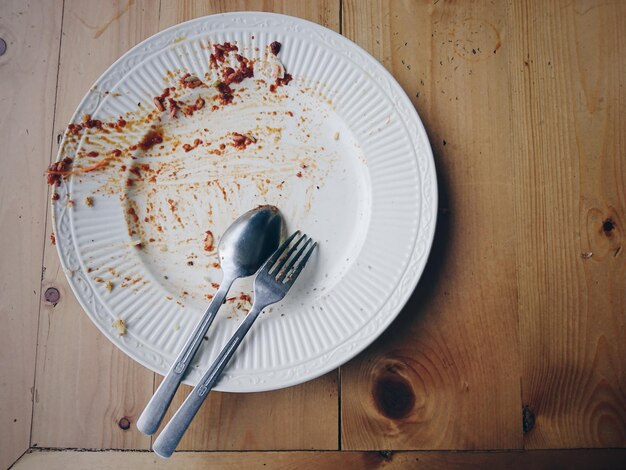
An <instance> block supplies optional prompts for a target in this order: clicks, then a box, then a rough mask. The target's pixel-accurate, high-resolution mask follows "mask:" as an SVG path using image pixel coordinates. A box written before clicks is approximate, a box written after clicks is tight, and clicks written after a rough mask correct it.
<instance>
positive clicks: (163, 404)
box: [137, 279, 233, 436]
mask: <svg viewBox="0 0 626 470" xmlns="http://www.w3.org/2000/svg"><path fill="white" fill-rule="evenodd" d="M232 283H233V280H231V279H224V280H223V281H222V284H221V285H220V288H219V289H218V290H217V292H216V293H215V296H214V297H213V300H212V301H211V303H210V304H209V306H208V307H207V309H206V311H205V312H204V314H203V315H202V318H201V319H200V321H199V322H198V324H197V325H196V327H195V329H194V330H193V333H192V334H191V337H190V338H189V339H188V340H187V342H186V343H185V346H184V347H183V349H182V351H181V352H180V353H179V354H178V357H177V358H176V360H175V361H174V363H173V364H172V367H171V368H170V370H169V371H168V373H167V375H166V376H165V378H164V379H163V382H161V385H159V388H157V390H156V392H154V395H152V398H151V399H150V401H149V402H148V404H147V405H146V407H145V408H144V410H143V412H142V413H141V416H140V417H139V419H138V420H137V429H139V430H140V431H141V432H142V433H144V434H146V435H148V436H150V435H151V434H154V433H155V432H156V431H157V429H158V428H159V424H161V421H162V420H163V416H165V412H166V411H167V409H168V408H169V406H170V403H172V399H173V398H174V394H175V393H176V390H178V387H179V385H180V382H181V381H182V379H183V377H184V375H185V372H186V371H187V369H188V368H189V364H191V361H192V359H193V357H194V356H195V354H196V352H197V351H198V348H199V347H200V344H201V343H202V338H204V335H205V334H206V332H207V331H208V329H209V327H210V326H211V323H213V319H214V318H215V315H216V314H217V311H218V310H219V308H220V307H221V306H222V303H223V302H224V299H225V298H226V294H227V293H228V290H229V289H230V286H231V285H232Z"/></svg>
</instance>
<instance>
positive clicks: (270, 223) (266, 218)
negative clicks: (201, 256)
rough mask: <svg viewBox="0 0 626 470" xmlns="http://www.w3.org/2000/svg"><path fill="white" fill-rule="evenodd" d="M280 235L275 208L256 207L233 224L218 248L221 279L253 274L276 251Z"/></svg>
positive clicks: (277, 213)
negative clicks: (222, 275)
mask: <svg viewBox="0 0 626 470" xmlns="http://www.w3.org/2000/svg"><path fill="white" fill-rule="evenodd" d="M282 232H283V218H282V216H281V214H280V212H279V211H278V209H277V208H276V207H274V206H259V207H257V208H255V209H252V210H250V211H248V212H246V213H245V214H243V215H242V216H241V217H239V218H238V219H237V220H235V221H234V222H233V223H232V225H231V226H230V227H228V229H226V231H225V232H224V235H223V236H222V238H221V239H220V242H219V245H218V256H219V260H220V266H221V268H222V271H223V272H224V279H225V280H227V279H233V280H234V279H237V278H240V277H248V276H252V275H253V274H254V273H256V272H257V271H258V270H259V268H260V267H261V266H262V265H263V263H264V262H265V261H266V260H267V259H268V258H269V257H270V256H271V255H272V253H274V251H276V249H277V248H278V246H279V244H280V239H281V235H282Z"/></svg>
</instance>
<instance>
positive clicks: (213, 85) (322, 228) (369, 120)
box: [52, 13, 437, 392]
mask: <svg viewBox="0 0 626 470" xmlns="http://www.w3.org/2000/svg"><path fill="white" fill-rule="evenodd" d="M274 41H277V42H280V43H281V44H282V48H281V50H280V52H279V53H278V55H277V56H276V55H274V54H273V53H272V50H271V48H270V44H271V43H272V42H274ZM225 43H230V44H231V46H232V45H234V46H236V47H237V50H234V48H233V47H230V49H233V50H228V49H229V47H228V46H221V45H224V44H225ZM216 44H217V45H218V46H217V49H218V50H216ZM275 48H276V45H275V46H274V49H275ZM224 49H226V50H225V51H224ZM274 52H276V51H275V50H274ZM212 55H213V57H212ZM222 56H223V57H222ZM222 59H223V61H222ZM251 63H254V76H253V77H244V78H242V77H241V76H239V77H238V78H235V79H234V83H232V84H231V85H229V87H227V88H225V87H224V85H223V84H224V83H225V82H224V80H225V78H224V77H226V76H229V75H230V74H232V71H231V70H228V69H227V68H228V67H229V66H230V67H232V68H233V71H235V72H236V70H241V67H242V64H243V65H244V66H245V65H246V64H248V65H249V64H251ZM283 66H284V70H283ZM244 68H245V67H244ZM285 70H286V72H288V73H290V74H291V75H292V76H293V80H291V81H290V82H288V80H282V81H281V80H278V82H276V78H277V77H278V78H280V77H283V78H286V75H284V74H285ZM187 74H189V75H187ZM244 75H245V74H244ZM231 78H232V77H231ZM229 80H230V79H229ZM286 82H288V83H286ZM168 90H169V91H168ZM166 95H167V96H166ZM155 97H157V98H158V97H161V98H158V99H157V100H156V101H155ZM170 100H173V101H170ZM157 101H158V102H157ZM157 108H158V109H157ZM72 123H73V125H70V127H69V128H68V131H67V132H66V134H65V138H64V141H63V144H62V147H61V150H60V153H59V160H62V159H63V158H66V157H69V158H72V159H73V163H71V164H69V162H68V164H67V165H66V164H63V163H60V164H57V165H58V166H57V168H65V167H68V168H69V167H71V170H72V171H73V172H74V174H72V175H66V176H63V177H62V178H61V179H60V182H59V185H58V186H57V187H56V188H55V195H54V196H53V203H52V207H53V218H54V227H55V228H54V230H55V233H56V238H57V246H58V250H59V254H60V257H61V261H62V264H63V267H64V269H65V272H66V274H67V277H68V280H69V283H70V285H71V287H72V289H73V290H74V293H75V294H76V296H77V298H78V299H79V301H80V303H81V304H82V306H83V308H84V309H85V311H86V312H87V314H88V315H89V317H90V318H91V319H92V320H93V322H94V323H95V324H96V326H97V327H98V328H99V329H100V330H101V331H102V332H103V333H104V334H105V335H106V336H107V337H108V338H109V339H110V340H111V341H112V342H113V343H114V344H115V345H116V346H118V347H119V348H120V349H122V350H123V351H124V352H125V353H127V354H128V355H129V356H131V357H132V358H133V359H135V360H137V361H139V362H140V363H141V364H143V365H145V366H146V367H149V368H150V369H152V370H154V371H156V372H159V373H161V374H164V373H165V372H166V371H167V369H168V367H169V365H170V363H171V361H173V359H174V358H175V356H176V353H177V352H178V351H179V350H180V348H181V347H182V345H183V343H184V341H185V340H186V338H187V337H188V336H189V334H190V333H191V330H192V328H193V326H194V325H195V323H196V322H197V321H198V319H199V318H200V315H201V313H202V311H203V309H204V308H205V306H206V305H207V303H208V299H210V298H211V296H212V294H213V293H214V292H215V290H216V286H217V284H218V283H219V282H220V277H221V272H220V270H219V265H218V264H217V261H218V260H217V256H216V253H215V247H216V246H217V244H218V242H219V238H220V235H221V234H222V233H223V231H224V230H225V229H226V227H227V226H228V225H229V224H230V223H231V222H232V221H233V220H234V219H235V218H237V217H238V216H239V215H240V214H242V213H243V212H245V211H247V210H249V209H251V208H253V207H255V206H257V205H259V204H273V205H275V206H277V207H279V208H280V209H281V211H282V213H283V214H284V216H285V219H286V221H287V224H288V230H289V231H292V230H294V229H300V230H303V231H304V232H306V233H309V234H310V235H311V236H312V237H313V238H315V239H316V240H319V242H320V249H319V251H318V254H317V256H316V259H315V260H314V261H313V262H312V263H311V265H310V266H309V268H308V269H307V270H306V274H303V276H302V278H301V279H300V280H299V282H298V284H297V285H296V286H295V289H294V291H292V292H290V294H289V296H287V298H286V299H285V300H284V301H283V302H282V303H280V304H277V305H275V306H273V307H272V308H270V309H268V310H267V311H266V312H265V313H264V314H263V315H262V317H261V319H260V321H259V322H258V324H257V325H256V326H255V328H254V331H252V332H251V334H250V337H249V338H248V339H247V340H246V342H245V344H244V345H243V346H242V348H241V349H240V351H238V353H237V355H236V357H235V358H234V360H233V362H232V363H231V366H230V367H229V368H228V370H227V372H226V373H225V374H224V376H223V378H222V380H221V381H220V383H219V385H218V387H217V389H218V390H222V391H230V392H252V391H261V390H270V389H276V388H281V387H286V386H289V385H294V384H298V383H301V382H305V381H307V380H310V379H312V378H315V377H317V376H320V375H322V374H323V373H325V372H327V371H329V370H332V369H333V368H335V367H337V366H339V365H341V364H342V363H344V362H346V361H347V360H348V359H350V358H351V357H353V356H354V355H355V354H357V353H358V352H359V351H361V350H362V349H363V348H365V347H366V346H367V345H368V344H370V343H371V342H372V341H373V340H374V339H375V338H376V337H377V336H378V335H379V334H380V333H381V332H382V331H383V330H384V329H385V328H386V327H387V326H388V325H389V323H390V322H391V321H392V320H393V319H394V318H395V316H396V315H397V314H398V312H399V311H400V309H401V308H402V306H403V305H404V304H405V302H406V301H407V299H408V297H409V295H410V294H411V292H412V290H413V288H414V287H415V285H416V283H417V281H418V279H419V277H420V275H421V273H422V270H423V268H424V265H425V263H426V258H427V256H428V253H429V250H430V247H431V243H432V239H433V233H434V227H435V218H436V206H437V188H436V177H435V169H434V164H433V158H432V153H431V149H430V146H429V143H428V138H427V136H426V133H425V131H424V128H423V126H422V124H421V122H420V120H419V118H418V116H417V114H416V112H415V110H414V108H413V106H412V105H411V102H410V101H409V99H408V98H407V96H406V95H405V94H404V92H403V91H402V89H401V88H400V86H399V85H398V84H397V83H396V81H395V80H394V79H393V77H392V76H391V75H390V74H389V73H388V72H387V71H386V70H385V69H384V68H383V67H382V66H381V65H380V64H379V63H378V62H377V61H376V60H374V59H373V58H372V57H371V56H369V55H368V54H367V53H365V52H364V51H363V50H361V49H360V48H359V47H357V46H356V45H354V44H353V43H352V42H350V41H348V40H347V39H345V38H343V37H342V36H340V35H338V34H336V33H334V32H332V31H329V30H328V29H325V28H323V27H321V26H318V25H316V24H313V23H309V22H306V21H303V20H300V19H296V18H291V17H287V16H282V15H275V14H265V13H233V14H224V15H216V16H209V17H205V18H199V19H197V20H194V21H190V22H187V23H183V24H180V25H177V26H175V27H173V28H170V29H168V30H166V31H163V32H161V33H159V34H157V35H155V36H153V37H151V38H150V39H148V40H146V41H144V42H143V43H141V44H139V45H137V46H136V47H134V48H133V49H132V50H130V51H129V52H128V53H126V54H125V55H124V56H123V57H122V58H120V59H119V60H118V61H117V62H116V63H115V64H113V65H112V66H111V67H110V68H109V70H107V71H106V72H105V73H104V74H103V75H102V76H101V77H100V79H99V80H98V81H97V82H96V83H95V84H94V86H93V87H92V88H91V89H90V90H89V92H88V93H87V95H86V96H85V98H84V99H83V101H82V102H81V104H80V106H79V107H78V109H77V111H76V113H75V115H74V117H73V119H72ZM77 170H79V171H77ZM250 287H251V281H250V280H243V281H241V282H238V283H237V284H236V285H235V286H234V287H233V289H232V291H231V297H229V299H228V301H227V302H226V305H224V307H223V309H222V310H221V311H220V313H219V314H218V316H217V318H216V321H215V323H214V325H213V327H212V328H211V330H210V335H209V338H208V340H207V341H205V342H204V344H203V346H202V348H201V350H200V352H199V354H198V356H197V357H196V360H195V363H194V364H193V367H192V369H191V372H190V373H189V375H188V377H187V380H186V382H187V383H189V384H195V383H196V381H197V380H198V378H199V377H200V376H201V372H202V370H203V369H205V368H206V367H207V366H208V365H209V363H210V361H211V358H212V357H214V356H215V355H216V354H217V352H218V351H219V349H220V348H221V347H222V345H223V344H224V343H225V342H226V340H227V338H228V337H230V335H231V334H232V333H233V331H234V330H235V328H236V327H237V326H238V324H239V322H240V321H241V319H242V318H243V317H244V315H245V314H246V312H247V310H248V309H249V308H250V298H249V296H248V293H249V292H250V291H251V289H250Z"/></svg>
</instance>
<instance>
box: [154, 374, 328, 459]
mask: <svg viewBox="0 0 626 470" xmlns="http://www.w3.org/2000/svg"><path fill="white" fill-rule="evenodd" d="M158 382H159V383H160V378H159V381H158ZM337 388H338V383H337V372H336V371H334V372H330V373H328V374H326V375H324V376H322V377H320V378H319V379H316V380H313V381H311V382H307V383H305V384H302V385H297V386H295V387H289V388H286V389H283V390H276V391H273V392H263V393H219V392H213V393H211V394H210V395H209V397H208V398H207V401H206V402H205V403H204V405H203V406H202V408H201V409H200V412H199V413H198V415H197V416H196V418H195V420H194V422H193V423H192V425H191V427H190V428H189V430H188V431H187V433H186V434H185V437H184V438H183V440H182V441H181V443H180V445H179V447H178V449H179V450H213V449H219V450H246V451H247V450H291V449H316V450H327V449H337V448H338V445H339V439H338V436H339V434H338V429H337V427H338V420H339V413H338V406H337V399H338V397H337ZM190 391H191V387H188V386H183V387H181V389H180V390H178V392H177V394H176V397H175V398H174V401H173V403H172V406H171V407H170V409H169V411H168V414H167V415H166V418H165V420H164V422H163V425H162V426H161V428H162V427H163V426H164V425H165V423H166V422H167V420H169V418H171V416H172V415H173V414H174V412H175V411H176V410H177V409H178V407H179V406H180V405H182V403H183V401H184V400H185V398H187V395H188V394H189V392H190Z"/></svg>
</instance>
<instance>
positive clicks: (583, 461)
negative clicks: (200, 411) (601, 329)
mask: <svg viewBox="0 0 626 470" xmlns="http://www.w3.org/2000/svg"><path fill="white" fill-rule="evenodd" d="M625 459H626V450H624V449H622V450H591V451H589V450H572V451H531V452H528V451H526V452H185V453H180V454H176V455H175V456H174V457H172V460H163V459H160V458H159V457H157V456H156V455H154V454H150V453H146V452H71V451H70V452H33V453H29V454H26V455H25V456H24V457H22V458H21V459H20V461H19V462H18V463H17V464H16V465H15V467H14V468H15V470H31V469H32V470H39V469H41V468H46V469H47V470H57V469H59V470H61V469H62V470H82V469H85V468H89V469H93V470H118V469H120V468H133V469H142V468H150V469H156V470H160V469H168V468H185V469H188V470H201V469H205V468H211V469H214V470H239V469H242V468H243V469H256V468H262V469H264V470H271V469H281V470H289V469H294V470H295V469H309V468H310V469H314V468H322V469H324V468H328V469H342V470H374V469H379V468H384V469H385V470H405V469H412V468H418V469H419V468H426V469H446V470H454V469H468V468H479V469H482V468H507V469H512V470H515V469H523V470H526V469H528V468H532V469H537V470H541V469H546V470H552V469H554V468H568V469H588V468H593V469H595V470H603V469H617V468H620V466H621V464H623V462H624V460H625Z"/></svg>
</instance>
